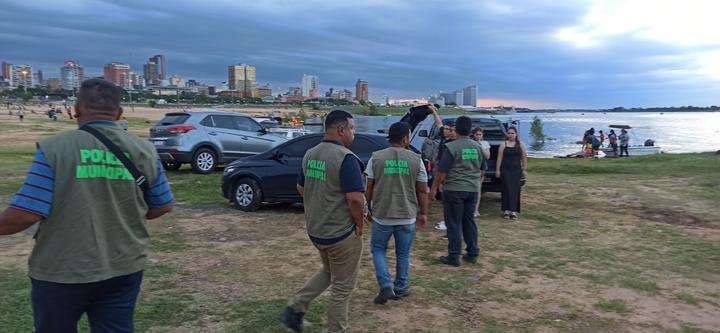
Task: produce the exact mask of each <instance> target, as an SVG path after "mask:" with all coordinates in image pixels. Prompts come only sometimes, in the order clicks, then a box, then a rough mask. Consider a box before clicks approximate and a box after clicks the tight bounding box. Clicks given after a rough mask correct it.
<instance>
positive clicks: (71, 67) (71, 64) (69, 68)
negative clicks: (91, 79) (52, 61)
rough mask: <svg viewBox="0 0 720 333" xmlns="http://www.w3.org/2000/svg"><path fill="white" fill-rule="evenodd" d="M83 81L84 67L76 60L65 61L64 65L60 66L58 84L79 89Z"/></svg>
mask: <svg viewBox="0 0 720 333" xmlns="http://www.w3.org/2000/svg"><path fill="white" fill-rule="evenodd" d="M83 81H85V69H84V68H83V66H80V65H79V64H78V63H77V62H76V61H74V60H68V61H65V65H63V66H62V67H60V84H61V85H62V88H63V89H65V90H73V89H80V85H81V84H82V82H83Z"/></svg>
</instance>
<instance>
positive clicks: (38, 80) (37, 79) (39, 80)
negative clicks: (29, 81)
mask: <svg viewBox="0 0 720 333" xmlns="http://www.w3.org/2000/svg"><path fill="white" fill-rule="evenodd" d="M33 85H34V87H36V88H38V87H42V86H44V85H45V82H44V81H43V72H42V71H41V70H39V69H38V71H37V72H35V73H33Z"/></svg>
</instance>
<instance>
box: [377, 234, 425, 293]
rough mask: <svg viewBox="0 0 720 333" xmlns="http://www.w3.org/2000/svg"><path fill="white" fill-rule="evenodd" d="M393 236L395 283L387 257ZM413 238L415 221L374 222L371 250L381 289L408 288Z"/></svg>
mask: <svg viewBox="0 0 720 333" xmlns="http://www.w3.org/2000/svg"><path fill="white" fill-rule="evenodd" d="M391 236H392V237H395V256H396V257H397V260H396V266H395V272H396V274H395V283H394V284H393V281H392V277H391V276H390V269H389V268H388V258H387V248H388V243H389V242H390V237H391ZM413 238H415V223H413V224H405V225H382V224H380V223H377V222H373V226H372V239H371V241H370V250H371V252H372V258H373V264H374V265H375V277H376V278H377V282H378V285H380V289H382V288H394V289H395V290H407V288H408V279H409V276H410V248H412V242H413Z"/></svg>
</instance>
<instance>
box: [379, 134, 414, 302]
mask: <svg viewBox="0 0 720 333" xmlns="http://www.w3.org/2000/svg"><path fill="white" fill-rule="evenodd" d="M388 134H389V135H388V140H389V141H390V147H389V148H385V149H383V150H380V151H376V152H374V153H373V154H372V157H371V158H370V160H369V161H368V165H367V167H366V168H365V173H366V174H367V176H368V184H367V191H365V198H366V199H367V201H368V202H370V203H371V204H370V207H371V209H370V212H371V216H372V218H371V219H372V222H373V224H372V240H371V245H370V248H371V250H372V257H373V264H374V265H375V277H376V278H377V282H378V285H379V286H380V292H379V294H378V295H377V297H375V304H384V303H386V302H387V300H389V299H399V298H402V297H406V296H408V295H410V288H409V283H408V282H409V275H410V274H409V271H410V249H411V247H412V242H413V238H414V237H415V224H416V223H417V225H419V226H421V227H422V226H424V225H425V224H426V223H427V203H428V187H427V181H428V177H427V172H426V171H425V167H424V166H423V163H422V159H421V158H420V155H418V154H416V153H414V152H413V151H411V150H408V149H407V148H408V146H410V125H408V124H407V123H404V122H398V123H394V124H392V126H390V131H389V133H388ZM391 237H393V238H395V257H396V269H395V272H396V276H395V281H394V282H393V280H392V279H391V276H390V270H389V269H388V259H387V248H388V242H389V241H390V238H391Z"/></svg>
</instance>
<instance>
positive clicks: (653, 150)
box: [600, 146, 660, 157]
mask: <svg viewBox="0 0 720 333" xmlns="http://www.w3.org/2000/svg"><path fill="white" fill-rule="evenodd" d="M600 151H602V152H604V153H605V155H607V157H619V156H613V150H612V148H609V147H603V148H600ZM618 153H620V148H618ZM656 154H660V147H657V146H628V155H630V156H644V155H656Z"/></svg>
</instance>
